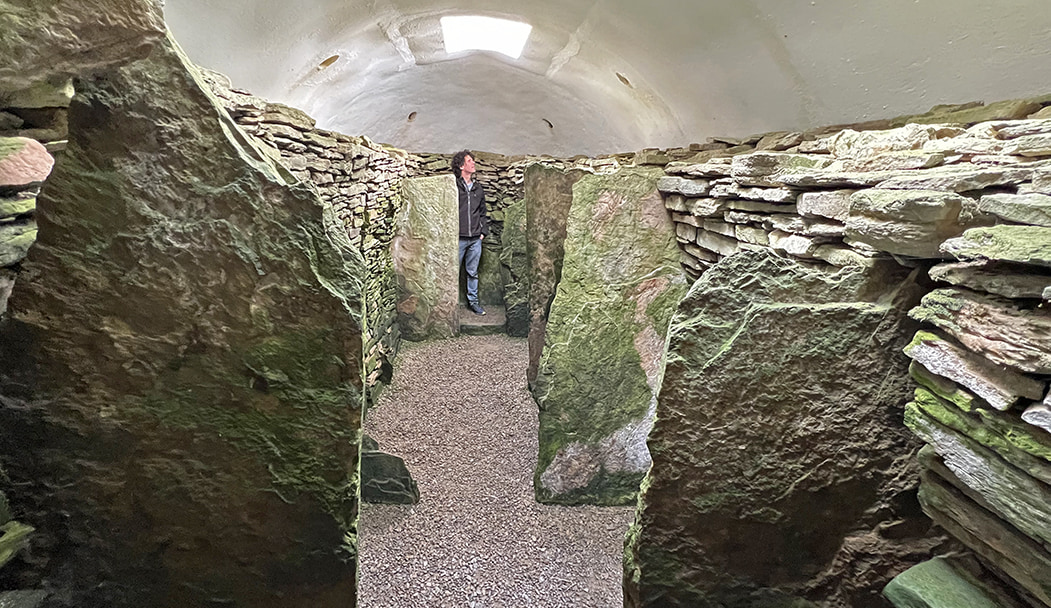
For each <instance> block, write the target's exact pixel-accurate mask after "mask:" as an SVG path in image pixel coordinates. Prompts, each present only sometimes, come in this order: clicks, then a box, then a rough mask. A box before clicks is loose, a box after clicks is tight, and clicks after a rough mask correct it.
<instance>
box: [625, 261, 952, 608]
mask: <svg viewBox="0 0 1051 608" xmlns="http://www.w3.org/2000/svg"><path fill="white" fill-rule="evenodd" d="M884 269H885V267H884ZM918 292H919V289H918V287H917V286H916V284H915V282H914V280H913V278H912V277H909V278H906V279H903V277H902V273H901V271H900V270H896V271H893V272H889V273H888V272H887V271H886V270H882V271H881V270H877V269H863V268H859V267H854V268H849V269H846V268H845V269H842V270H839V271H838V272H832V271H830V270H824V269H822V268H820V267H811V266H804V265H802V264H799V263H795V262H792V261H789V260H785V259H781V258H777V257H775V256H774V255H772V254H771V253H769V252H744V253H740V254H738V255H735V256H732V257H729V258H727V259H725V260H723V261H722V262H720V263H719V264H717V265H715V266H714V267H713V268H711V269H710V270H708V272H707V273H705V274H704V275H703V276H702V277H701V278H700V279H699V280H698V281H697V283H695V284H694V285H693V287H692V288H691V289H690V293H689V294H688V295H687V296H686V297H685V298H684V299H683V300H682V302H681V303H680V305H679V308H678V311H677V312H676V315H675V317H674V318H673V320H672V325H671V329H670V336H669V346H668V354H667V361H668V363H667V367H666V368H665V373H664V381H663V385H662V387H661V391H660V395H659V398H658V411H657V422H656V424H655V426H654V428H653V431H652V432H651V433H650V437H649V447H650V451H651V453H652V454H653V467H652V468H651V469H650V473H649V475H648V476H647V478H646V480H645V481H644V482H643V488H644V491H643V494H642V496H641V497H640V499H639V511H638V513H637V515H636V524H635V526H634V527H633V529H632V531H631V532H630V533H629V540H628V547H627V553H626V561H625V565H626V572H625V597H626V602H625V606H631V607H634V608H641V607H653V608H655V607H658V606H661V607H686V606H689V607H691V608H693V607H696V608H716V607H720V606H760V605H762V606H779V607H780V606H785V607H787V606H797V605H805V604H803V603H802V602H803V601H804V599H805V600H809V601H813V602H819V603H820V605H828V606H851V607H853V608H863V607H870V606H871V607H875V606H880V605H881V604H878V603H876V602H877V601H878V600H877V599H876V598H875V595H876V594H877V593H878V592H879V590H880V589H882V588H883V586H884V585H885V584H886V583H887V581H888V580H889V579H890V577H891V573H893V572H900V571H901V570H903V569H905V567H907V566H909V565H911V561H910V560H913V559H916V556H917V555H921V554H922V553H923V552H924V551H925V550H928V549H929V548H930V547H931V546H932V541H931V540H929V539H925V538H922V537H921V536H920V535H922V534H924V532H923V530H924V529H925V525H924V524H923V523H922V516H921V515H920V514H919V513H917V512H916V509H915V508H914V506H912V505H914V503H912V502H911V499H910V496H911V493H912V492H914V491H915V488H916V482H917V479H916V478H917V471H916V469H915V463H914V461H913V456H912V452H913V450H914V448H915V446H916V444H917V442H916V440H915V438H914V437H911V434H910V433H909V432H908V431H907V430H906V429H905V428H904V426H903V425H902V423H901V416H902V406H903V404H904V396H905V395H906V394H907V392H908V387H909V379H908V374H907V370H906V367H907V360H906V359H905V358H904V357H902V356H900V354H899V353H897V352H894V349H897V348H901V347H902V346H903V345H904V343H905V342H906V341H907V339H908V337H909V335H911V334H910V332H909V331H908V330H907V329H906V328H905V327H904V325H905V323H903V320H904V321H906V322H907V319H904V317H905V313H906V311H907V310H908V306H909V305H910V303H911V301H912V300H913V299H914V298H916V297H918V295H919V293H918ZM892 522H895V523H894V525H895V526H896V527H897V528H898V530H899V531H900V534H883V533H881V532H880V531H881V530H882V529H884V527H886V526H889V525H891V523H892ZM910 530H911V532H910ZM801 597H802V599H800V598H801ZM764 598H766V601H768V602H769V603H762V601H763V599H764ZM775 600H776V601H775ZM794 601H795V602H799V603H792V602H794Z"/></svg>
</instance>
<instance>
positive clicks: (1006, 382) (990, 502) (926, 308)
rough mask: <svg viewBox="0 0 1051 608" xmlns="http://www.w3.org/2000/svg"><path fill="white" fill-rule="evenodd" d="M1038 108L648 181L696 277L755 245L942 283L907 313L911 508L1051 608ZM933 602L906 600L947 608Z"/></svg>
mask: <svg viewBox="0 0 1051 608" xmlns="http://www.w3.org/2000/svg"><path fill="white" fill-rule="evenodd" d="M1048 112H1049V111H1048V110H1046V109H1042V104H1041V103H1039V102H1036V101H1032V100H1020V101H1013V102H1000V103H998V104H990V105H989V106H980V107H971V106H954V107H949V108H943V109H941V110H939V109H937V108H936V109H935V110H932V112H931V113H930V114H929V116H926V117H920V119H919V120H917V121H916V122H914V123H907V124H904V125H902V126H894V128H879V129H874V130H862V129H857V128H850V129H841V130H834V131H833V130H826V131H823V132H817V133H818V134H819V135H820V136H815V135H814V134H796V135H792V136H791V137H790V136H789V135H791V134H786V135H783V136H781V137H780V139H779V141H780V143H778V144H777V145H776V146H775V149H774V151H769V149H767V150H760V149H759V148H760V147H763V146H764V145H767V144H763V143H761V142H763V141H766V142H770V141H773V140H775V139H778V138H775V137H773V136H769V137H764V138H761V139H760V140H758V141H753V140H754V138H751V139H750V140H748V141H744V140H742V141H723V142H713V143H717V144H726V145H727V146H730V147H727V148H724V149H722V150H704V151H700V152H699V153H698V155H697V157H694V158H693V159H691V160H688V161H678V162H675V161H672V162H669V163H668V164H667V165H666V168H665V171H666V173H667V176H666V177H665V178H663V179H662V180H661V182H660V186H659V187H660V189H661V191H662V192H663V194H664V197H665V205H666V207H667V208H668V209H669V210H670V211H671V212H672V217H673V219H674V220H675V222H676V232H677V236H678V240H679V243H680V247H681V252H682V260H683V265H684V267H685V268H686V269H687V271H688V272H690V273H691V274H692V275H693V276H698V275H700V274H702V273H704V272H705V271H706V270H707V269H708V268H709V267H710V266H711V265H712V264H714V263H715V262H717V261H719V260H721V259H723V258H725V257H727V256H731V255H734V254H735V253H738V252H740V251H744V250H753V249H766V248H769V249H773V250H774V251H776V252H777V253H778V254H780V255H783V256H786V257H790V258H797V259H801V260H807V261H818V262H824V263H828V264H832V265H835V266H851V265H873V264H876V263H877V262H878V261H879V260H881V259H887V258H894V259H895V260H896V261H897V262H900V263H904V264H906V265H910V266H912V265H915V266H924V267H929V266H930V265H932V264H935V265H934V266H933V268H931V270H930V276H931V278H932V279H933V280H934V281H937V282H939V283H941V284H942V285H941V286H939V287H938V288H936V289H934V290H932V291H931V292H930V293H928V294H927V295H926V297H925V298H924V299H923V302H922V304H921V305H920V306H919V307H917V308H916V309H914V310H913V311H912V313H911V315H912V316H913V317H914V318H915V319H917V320H919V321H922V322H924V323H927V324H929V325H930V326H931V327H925V328H924V329H923V330H922V331H920V332H919V333H917V334H916V337H915V339H914V340H913V342H912V343H911V344H910V345H909V346H908V347H907V348H906V349H905V351H906V354H908V356H909V357H911V358H912V360H913V362H912V367H911V373H912V375H913V377H914V379H915V380H916V381H917V382H918V383H919V384H920V387H919V388H918V389H916V395H915V399H914V400H913V401H912V402H911V403H910V404H909V405H908V406H907V413H906V424H907V425H908V427H909V428H910V429H911V430H912V431H913V432H915V433H916V434H917V435H918V436H920V437H921V438H922V439H923V440H924V441H926V442H927V443H928V444H929V445H928V446H927V447H925V448H924V449H923V450H922V451H921V453H920V460H921V464H922V466H923V468H924V472H923V475H922V484H921V491H920V500H921V503H922V505H923V508H924V510H925V511H926V512H927V513H928V514H929V515H930V516H931V518H932V519H933V520H934V521H935V522H936V523H938V524H939V525H941V526H942V527H943V528H945V529H946V530H947V531H948V532H949V533H950V534H952V535H953V536H955V537H956V538H957V539H958V540H960V541H962V542H963V543H964V544H965V545H967V546H968V547H969V548H971V549H972V550H973V551H974V553H975V554H976V555H977V556H978V558H979V560H980V562H981V563H982V564H983V565H984V567H985V568H986V569H987V570H988V571H990V572H993V573H996V574H998V575H1000V577H1001V578H1002V579H1003V580H1005V581H1006V582H1007V583H1008V584H1009V585H1010V586H1011V587H1012V588H1013V591H1012V594H1017V595H1018V596H1022V597H1024V596H1026V595H1027V594H1028V595H1029V596H1032V597H1033V598H1036V600H1038V601H1040V602H1043V603H1044V604H1049V605H1051V551H1049V549H1048V548H1049V547H1051V506H1049V505H1051V462H1049V460H1051V399H1047V398H1046V397H1045V395H1046V393H1047V377H1048V376H1051V338H1048V336H1051V313H1048V312H1047V311H1046V310H1044V307H1045V306H1046V302H1047V301H1048V300H1049V299H1051V287H1049V286H1051V118H1049V117H1047V114H1048ZM1030 116H1031V117H1030ZM937 118H941V119H943V121H939V120H936V119H937ZM920 123H923V124H920ZM877 126H881V127H885V126H889V125H877ZM787 144H791V146H790V147H787V148H783V149H780V150H779V149H776V148H778V147H783V146H785V145H787ZM752 145H755V146H756V148H755V149H750V148H748V146H752ZM697 161H700V162H697ZM912 580H913V579H910V578H909V577H906V578H905V579H903V580H902V581H899V583H898V586H897V587H898V588H899V590H898V591H895V593H893V594H891V595H894V596H895V597H902V596H903V595H902V593H901V592H900V588H901V586H902V585H905V586H906V588H907V587H908V586H909V585H912V584H913V583H912V582H911V581H912ZM924 593H928V592H924ZM904 595H909V592H906V593H905V594H904ZM892 599H893V598H892ZM938 601H939V600H937V599H936V598H935V599H931V600H930V601H928V603H925V604H916V605H923V606H940V605H949V604H943V603H938ZM1002 602H1003V603H1002V605H1005V606H1007V605H1013V604H1011V603H1010V602H1009V600H1007V599H1002ZM899 605H909V606H913V604H899Z"/></svg>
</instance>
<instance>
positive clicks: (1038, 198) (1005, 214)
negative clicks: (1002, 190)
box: [978, 192, 1051, 226]
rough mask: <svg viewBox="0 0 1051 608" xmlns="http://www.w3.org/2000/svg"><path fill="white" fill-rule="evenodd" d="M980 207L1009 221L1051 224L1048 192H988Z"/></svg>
mask: <svg viewBox="0 0 1051 608" xmlns="http://www.w3.org/2000/svg"><path fill="white" fill-rule="evenodd" d="M978 208H979V209H981V210H982V211H984V212H985V213H991V214H993V215H995V216H997V217H999V218H1002V219H1005V220H1007V221H1009V222H1018V223H1019V224H1030V225H1033V226H1051V196H1049V195H1047V194H1040V193H1038V192H1037V193H1032V194H987V195H985V196H983V197H982V199H981V201H980V202H979V203H978Z"/></svg>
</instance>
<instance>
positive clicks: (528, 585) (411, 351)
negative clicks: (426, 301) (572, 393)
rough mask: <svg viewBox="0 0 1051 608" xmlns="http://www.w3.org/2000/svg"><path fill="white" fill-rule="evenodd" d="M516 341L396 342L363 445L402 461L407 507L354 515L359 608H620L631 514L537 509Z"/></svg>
mask: <svg viewBox="0 0 1051 608" xmlns="http://www.w3.org/2000/svg"><path fill="white" fill-rule="evenodd" d="M526 361H527V346H526V342H525V340H522V339H515V338H509V337H507V336H478V337H470V336H465V337H459V338H453V339H449V340H442V341H439V342H428V343H422V344H410V343H405V344H404V345H403V349H402V351H401V353H400V354H399V355H398V359H397V361H396V364H395V370H394V380H393V384H392V385H391V387H390V388H389V389H387V391H386V392H385V393H384V394H382V395H381V396H380V399H379V403H378V404H377V406H376V407H375V408H373V409H372V410H370V411H369V414H368V417H367V420H366V422H365V432H366V433H367V434H369V435H370V436H371V437H373V438H375V439H376V440H377V441H379V444H380V449H381V450H383V451H385V452H389V453H393V454H397V455H399V456H402V457H403V458H404V459H405V461H406V463H407V464H408V466H409V469H410V470H411V471H412V473H413V477H414V478H415V479H416V481H417V483H418V484H419V487H420V502H419V504H416V505H368V504H366V505H362V510H361V524H360V536H359V541H360V548H359V551H360V553H359V557H360V564H361V575H360V578H359V603H360V605H361V607H362V608H387V607H389V608H435V607H443V608H444V607H457V608H460V607H472V608H483V607H484V608H520V607H534V606H535V607H540V608H561V607H570V606H572V607H577V608H585V607H594V608H617V607H619V606H621V605H622V604H623V601H622V596H621V554H622V548H623V542H624V534H625V533H626V531H627V528H628V525H629V524H630V523H631V519H632V517H633V514H634V509H633V508H631V507H615V508H609V507H551V506H544V505H540V504H538V503H537V502H536V501H535V500H534V498H533V469H534V468H535V466H536V453H537V415H536V405H535V403H534V402H533V400H532V398H531V397H530V396H529V393H528V391H527V390H526V386H525V368H526Z"/></svg>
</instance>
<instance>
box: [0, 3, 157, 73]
mask: <svg viewBox="0 0 1051 608" xmlns="http://www.w3.org/2000/svg"><path fill="white" fill-rule="evenodd" d="M162 4H163V3H162V2H159V1H157V0H133V1H130V2H129V1H127V0H101V1H98V2H91V3H83V2H74V1H70V0H60V1H58V2H20V1H18V0H13V1H12V0H3V1H2V2H0V31H3V32H4V36H3V38H2V39H0V57H3V58H4V61H3V63H2V65H0V90H4V91H19V90H22V89H26V88H29V87H31V86H33V85H35V84H37V83H39V82H40V81H42V80H45V79H48V78H55V77H60V76H65V77H68V76H73V75H79V74H87V73H91V72H96V71H99V70H102V69H105V68H109V67H116V66H120V65H125V64H127V63H130V62H132V61H134V60H136V59H142V58H143V57H146V55H147V54H148V53H149V51H150V48H151V47H152V46H153V45H155V44H157V43H158V42H160V41H162V40H163V39H164V33H165V26H164V18H163V16H162V11H161V8H162ZM100 15H105V16H106V18H105V19H99V16H100ZM41 32H47V35H46V36H45V35H41Z"/></svg>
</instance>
